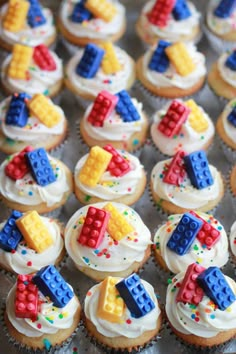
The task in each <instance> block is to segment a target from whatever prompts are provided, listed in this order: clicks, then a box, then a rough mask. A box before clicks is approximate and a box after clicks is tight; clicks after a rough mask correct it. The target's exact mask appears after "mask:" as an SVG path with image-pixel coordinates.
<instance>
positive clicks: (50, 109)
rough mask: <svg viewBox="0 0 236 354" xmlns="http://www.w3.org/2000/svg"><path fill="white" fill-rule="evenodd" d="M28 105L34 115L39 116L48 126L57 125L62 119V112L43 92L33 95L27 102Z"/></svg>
mask: <svg viewBox="0 0 236 354" xmlns="http://www.w3.org/2000/svg"><path fill="white" fill-rule="evenodd" d="M27 106H28V108H29V109H30V112H31V114H32V115H33V116H35V117H37V118H38V119H39V120H40V121H41V122H42V123H43V124H44V125H46V126H47V127H48V128H52V127H54V126H55V125H57V124H58V123H59V122H60V120H61V115H60V113H59V112H58V111H57V110H56V108H55V107H54V105H53V103H52V102H51V101H50V100H49V98H48V97H46V96H44V95H43V94H41V93H38V94H36V95H34V96H33V98H32V99H31V100H29V101H28V102H27Z"/></svg>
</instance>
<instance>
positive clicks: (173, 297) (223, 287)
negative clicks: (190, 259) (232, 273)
mask: <svg viewBox="0 0 236 354" xmlns="http://www.w3.org/2000/svg"><path fill="white" fill-rule="evenodd" d="M235 294H236V284H235V281H234V280H233V279H231V278H229V277H228V276H226V275H224V274H223V273H222V272H221V271H220V269H219V268H217V267H210V268H207V269H206V268H204V267H202V266H200V265H199V264H196V263H193V264H191V265H190V266H189V267H188V269H187V271H186V273H185V272H181V273H178V274H177V275H175V277H174V278H173V279H172V281H170V284H169V286H168V288H167V296H166V315H167V318H168V321H169V323H170V326H171V328H172V330H173V332H174V333H175V334H176V336H177V337H178V338H180V339H181V340H183V341H184V342H185V343H188V344H191V345H194V346H196V347H198V348H199V347H204V348H207V347H215V346H218V345H220V344H224V343H226V342H227V341H229V340H230V339H233V338H234V337H235V335H236V317H235V313H236V301H235V299H236V298H235Z"/></svg>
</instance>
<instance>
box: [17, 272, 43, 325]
mask: <svg viewBox="0 0 236 354" xmlns="http://www.w3.org/2000/svg"><path fill="white" fill-rule="evenodd" d="M32 277H33V276H32V275H18V277H17V284H16V297H15V315H16V317H19V318H31V319H32V320H36V319H37V313H38V288H37V286H36V285H35V284H34V283H33V282H32Z"/></svg>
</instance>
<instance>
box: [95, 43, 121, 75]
mask: <svg viewBox="0 0 236 354" xmlns="http://www.w3.org/2000/svg"><path fill="white" fill-rule="evenodd" d="M100 47H101V48H102V49H104V50H105V55H104V57H103V59H102V70H103V71H104V73H105V74H107V75H110V74H114V73H117V72H118V71H120V70H121V65H120V63H119V61H118V58H117V56H116V52H115V50H114V47H113V45H112V43H111V42H106V43H102V44H101V45H100Z"/></svg>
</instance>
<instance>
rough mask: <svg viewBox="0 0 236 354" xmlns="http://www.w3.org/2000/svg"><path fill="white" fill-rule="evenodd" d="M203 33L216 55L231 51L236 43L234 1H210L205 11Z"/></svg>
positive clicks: (235, 9) (235, 10)
mask: <svg viewBox="0 0 236 354" xmlns="http://www.w3.org/2000/svg"><path fill="white" fill-rule="evenodd" d="M205 33H206V36H207V38H208V40H209V43H210V45H211V47H212V48H213V49H214V50H216V51H217V52H218V53H222V52H224V51H226V50H232V49H233V48H234V47H235V41H236V8H235V3H234V1H232V0H231V1H228V2H227V3H226V2H225V0H210V1H209V3H208V7H207V10H206V24H205Z"/></svg>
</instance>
